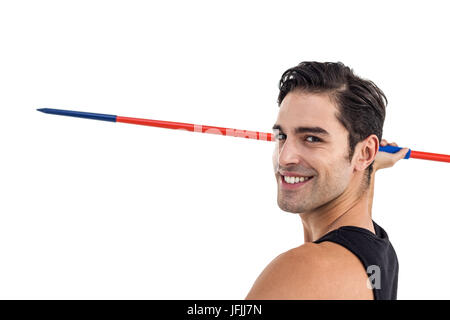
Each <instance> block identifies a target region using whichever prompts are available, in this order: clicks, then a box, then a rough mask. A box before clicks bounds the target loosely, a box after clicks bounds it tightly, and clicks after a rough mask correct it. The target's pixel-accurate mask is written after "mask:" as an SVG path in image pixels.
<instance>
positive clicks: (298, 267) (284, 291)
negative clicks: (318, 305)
mask: <svg viewBox="0 0 450 320" xmlns="http://www.w3.org/2000/svg"><path fill="white" fill-rule="evenodd" d="M367 279H368V275H367V273H366V270H365V268H364V265H363V264H362V262H361V261H360V260H359V259H358V257H357V256H355V255H354V254H353V253H352V252H350V251H349V250H348V249H346V248H344V247H343V246H341V245H338V244H336V243H333V242H328V241H325V242H322V243H320V244H315V243H311V242H308V243H305V244H303V245H301V246H299V247H296V248H293V249H290V250H288V251H286V252H284V253H282V254H280V255H278V256H277V257H276V258H275V259H273V260H272V261H271V262H270V263H269V264H268V265H267V267H266V268H265V269H264V270H263V271H262V272H261V274H260V275H259V276H258V278H257V279H256V281H255V283H254V284H253V287H252V288H251V290H250V292H249V293H248V295H247V297H246V298H245V299H250V300H254V299H261V300H262V299H369V300H371V299H373V292H372V289H370V288H369V287H368V286H367Z"/></svg>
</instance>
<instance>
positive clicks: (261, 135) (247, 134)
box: [37, 108, 450, 162]
mask: <svg viewBox="0 0 450 320" xmlns="http://www.w3.org/2000/svg"><path fill="white" fill-rule="evenodd" d="M37 111H41V112H44V113H49V114H56V115H60V116H69V117H76V118H85V119H93V120H101V121H109V122H122V123H129V124H137V125H143V126H150V127H159V128H166V129H176V130H187V131H193V132H200V133H212V134H219V135H226V136H232V137H240V138H247V139H256V140H263V141H275V136H274V135H273V134H272V133H265V132H259V131H249V130H239V129H232V128H223V127H214V126H205V125H200V124H191V123H183V122H172V121H163V120H152V119H141V118H129V117H122V116H117V115H112V114H102V113H91V112H82V111H72V110H62V109H52V108H41V109H37ZM401 149H403V148H402V147H394V146H389V145H387V146H384V147H383V146H380V147H379V151H383V152H389V153H396V152H398V151H399V150H401ZM409 158H415V159H423V160H433V161H442V162H450V155H447V154H439V153H430V152H422V151H414V150H411V149H409V151H408V152H407V153H406V155H405V157H404V159H409Z"/></svg>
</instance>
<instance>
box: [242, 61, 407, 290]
mask: <svg viewBox="0 0 450 320" xmlns="http://www.w3.org/2000/svg"><path fill="white" fill-rule="evenodd" d="M279 88H280V94H279V97H278V104H279V106H280V110H279V113H278V118H277V121H276V123H275V125H274V131H275V132H274V135H275V140H276V148H275V152H274V155H273V164H274V171H275V178H276V181H277V185H278V205H279V207H280V208H281V209H282V210H284V211H287V212H292V213H296V214H299V216H300V218H301V220H302V224H303V231H304V241H305V243H304V244H303V245H301V246H299V247H296V248H293V249H291V250H288V251H286V252H284V253H282V254H280V255H279V256H277V257H276V258H275V259H274V260H273V261H272V262H271V263H270V264H269V265H268V266H267V267H266V268H265V269H264V270H263V271H262V273H261V274H260V276H259V277H258V278H257V279H256V281H255V283H254V285H253V287H252V288H251V290H250V292H249V293H248V295H247V297H246V299H396V297H397V279H398V262H397V256H396V254H395V251H394V248H393V247H392V245H391V243H390V241H389V238H388V236H387V233H386V232H385V231H384V230H383V228H381V227H380V226H378V225H377V224H376V223H375V222H374V221H373V220H372V215H371V207H372V198H373V188H374V176H375V172H376V170H378V169H381V168H384V167H389V166H392V165H394V164H395V162H396V161H398V160H399V159H402V158H403V157H404V156H405V155H406V153H407V151H408V150H409V149H407V148H404V149H402V150H400V151H399V152H397V153H395V154H389V153H385V152H378V149H379V146H380V141H381V145H383V146H384V145H386V144H387V141H386V140H382V139H381V136H382V128H383V123H384V118H385V107H386V104H387V99H386V97H385V95H384V94H383V92H382V91H381V90H380V89H379V88H378V87H377V86H376V85H375V84H374V83H373V82H371V81H369V80H364V79H362V78H360V77H358V76H356V75H355V74H354V73H353V70H351V69H350V68H348V67H346V66H345V65H343V64H342V63H341V62H338V63H331V62H324V63H319V62H302V63H300V64H299V65H298V66H296V67H293V68H290V69H288V70H287V71H286V72H285V73H284V74H283V76H282V78H281V80H280V84H279ZM391 145H395V146H396V144H395V143H392V144H391Z"/></svg>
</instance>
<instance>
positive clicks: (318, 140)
mask: <svg viewBox="0 0 450 320" xmlns="http://www.w3.org/2000/svg"><path fill="white" fill-rule="evenodd" d="M308 138H314V139H317V141H309V142H313V143H314V142H320V141H322V139H320V138H317V137H315V136H307V137H306V139H308Z"/></svg>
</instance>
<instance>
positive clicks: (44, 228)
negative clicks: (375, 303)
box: [0, 1, 450, 299]
mask: <svg viewBox="0 0 450 320" xmlns="http://www.w3.org/2000/svg"><path fill="white" fill-rule="evenodd" d="M0 3H1V4H0V41H1V42H0V45H1V49H0V107H1V117H0V134H1V142H0V143H1V144H0V148H1V149H0V150H1V158H0V197H1V198H0V298H2V299H51V298H52V299H112V298H114V299H243V298H244V297H245V296H246V295H247V293H248V291H249V289H250V287H251V286H252V284H253V282H254V280H255V279H256V277H257V276H258V275H259V273H260V272H261V271H262V270H263V268H264V267H265V266H266V265H267V264H268V263H269V262H270V261H271V260H272V259H273V258H274V257H276V256H277V255H278V254H280V253H282V252H284V251H286V250H288V249H291V248H293V247H296V246H299V245H301V244H302V243H303V229H302V226H301V219H300V218H299V216H298V215H295V214H292V213H288V212H284V211H281V210H280V209H279V208H278V206H277V202H276V182H275V178H274V174H273V171H272V163H271V156H272V152H273V148H274V145H273V144H272V143H271V142H264V141H257V140H251V139H240V138H233V137H225V136H224V137H221V136H217V135H209V134H200V133H190V132H181V131H174V130H168V129H160V128H153V127H144V126H135V125H129V124H122V123H116V124H115V123H110V122H101V121H93V120H86V119H76V118H69V117H60V116H53V115H47V114H43V113H40V112H37V111H36V108H44V107H48V108H61V109H69V110H79V111H89V112H96V113H107V114H116V115H121V116H128V117H140V118H149V119H158V120H167V121H177V122H188V123H196V124H204V125H213V126H223V127H230V128H237V129H246V130H256V131H263V132H271V127H272V125H273V123H274V122H275V119H276V116H277V112H278V106H277V104H276V98H277V95H278V87H277V85H278V80H279V79H280V77H281V74H282V73H283V72H284V71H285V70H286V69H287V68H289V67H292V66H295V65H297V64H298V63H299V62H301V61H304V60H316V61H333V62H336V61H341V62H343V63H344V64H346V65H348V66H350V67H351V68H353V70H354V71H355V73H356V74H358V75H360V76H362V77H364V78H368V79H370V80H372V81H374V82H375V83H376V84H377V85H378V86H379V87H380V88H381V89H382V90H383V91H384V92H385V94H386V95H387V97H388V101H389V103H388V106H387V117H386V121H385V125H384V135H383V138H385V139H387V140H388V141H395V142H397V143H398V144H399V146H401V147H408V148H411V149H412V150H418V151H428V152H434V153H444V154H450V146H449V145H450V144H449V143H448V140H449V130H448V125H449V117H450V111H449V110H450V103H449V99H448V85H449V81H448V75H449V73H450V62H449V56H450V50H449V45H448V43H449V42H448V30H449V29H450V22H449V20H448V10H447V8H446V7H445V3H446V2H445V1H427V2H425V1H424V2H417V1H396V2H393V1H377V2H362V1H314V2H312V1H276V2H272V3H270V2H263V1H252V2H250V1H248V2H244V1H227V2H225V1H223V2H213V1H164V2H158V3H156V2H155V3H152V2H149V1H1V2H0ZM449 180H450V170H449V164H447V163H442V162H434V161H425V160H414V159H411V160H401V161H400V162H399V163H397V164H396V165H395V167H393V168H390V169H386V170H384V171H381V172H379V173H377V176H376V186H375V199H374V206H373V219H374V220H375V221H376V222H377V223H378V224H380V225H381V226H382V227H383V228H384V229H385V230H386V231H387V232H388V234H389V236H390V239H391V241H392V243H393V245H394V247H395V249H396V251H397V255H398V258H399V263H400V273H399V288H398V298H399V299H431V298H434V299H448V298H450V293H449V291H448V288H449V287H450V278H449V277H448V276H447V272H448V266H449V265H450V264H449V263H450V258H449V254H448V247H449V241H450V240H449V238H448V232H449V230H448V228H449V227H448V226H449V223H450V210H449V209H448V196H449V187H448V181H449Z"/></svg>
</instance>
